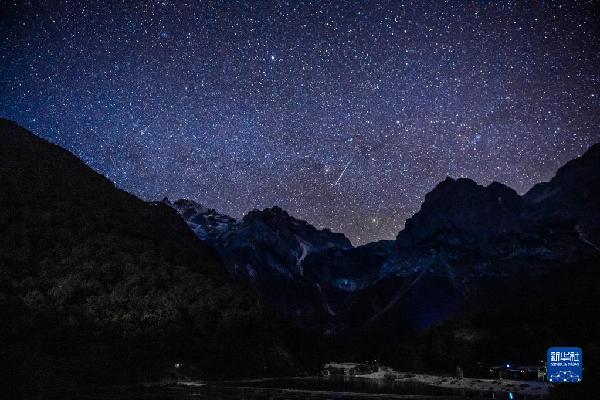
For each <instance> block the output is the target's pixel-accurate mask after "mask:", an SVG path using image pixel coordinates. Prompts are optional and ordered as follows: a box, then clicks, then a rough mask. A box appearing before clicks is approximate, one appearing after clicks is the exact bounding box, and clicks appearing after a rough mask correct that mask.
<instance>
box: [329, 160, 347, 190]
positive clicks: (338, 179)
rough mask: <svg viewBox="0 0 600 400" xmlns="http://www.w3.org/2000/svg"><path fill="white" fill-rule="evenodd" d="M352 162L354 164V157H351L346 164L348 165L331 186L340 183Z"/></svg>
mask: <svg viewBox="0 0 600 400" xmlns="http://www.w3.org/2000/svg"><path fill="white" fill-rule="evenodd" d="M350 164H352V159H350V161H348V164H346V167H345V168H344V170H343V171H342V173H341V174H340V176H338V178H337V180H336V181H335V183H334V184H333V185H331V186H336V185H337V184H338V182H339V181H340V179H342V176H344V173H345V172H346V170H347V169H348V167H349V166H350Z"/></svg>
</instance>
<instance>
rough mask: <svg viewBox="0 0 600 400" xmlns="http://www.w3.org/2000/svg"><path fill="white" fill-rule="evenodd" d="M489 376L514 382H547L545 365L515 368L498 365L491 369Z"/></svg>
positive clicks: (507, 365)
mask: <svg viewBox="0 0 600 400" xmlns="http://www.w3.org/2000/svg"><path fill="white" fill-rule="evenodd" d="M489 376H490V377H491V378H503V379H514V380H527V381H535V380H545V379H546V366H545V365H544V363H540V364H539V365H521V366H517V367H514V366H512V365H510V364H506V365H498V366H494V367H490V368H489Z"/></svg>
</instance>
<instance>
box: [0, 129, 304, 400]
mask: <svg viewBox="0 0 600 400" xmlns="http://www.w3.org/2000/svg"><path fill="white" fill-rule="evenodd" d="M0 187H1V188H2V190H0V238H1V240H0V315H1V317H2V319H3V323H2V326H1V327H0V343H1V344H0V351H1V353H2V357H1V360H2V361H1V371H0V372H1V373H2V375H3V378H4V379H2V381H3V382H10V386H9V388H7V389H6V390H8V389H10V390H12V391H13V392H14V393H19V394H20V395H22V394H23V391H25V392H26V391H27V390H32V391H35V390H38V389H40V388H44V389H48V390H50V389H49V388H51V385H50V384H55V385H58V386H60V387H61V388H63V389H64V388H65V387H68V386H69V385H78V384H81V383H106V382H117V381H132V380H138V379H156V378H158V377H162V376H165V374H167V373H168V372H169V371H170V369H172V366H173V365H174V363H183V365H184V366H185V369H186V370H187V372H188V373H190V371H192V372H194V373H197V374H200V375H202V376H240V375H244V376H247V375H254V374H257V373H258V371H260V373H261V374H272V373H284V372H285V371H286V370H289V368H291V367H292V366H293V364H294V362H293V359H292V356H291V355H290V353H289V349H287V348H286V346H285V345H284V344H283V343H282V341H281V340H280V337H279V336H278V333H277V332H276V330H277V329H280V328H282V327H281V326H279V325H277V322H276V319H275V318H273V316H272V315H271V314H270V313H269V312H267V311H265V309H264V308H263V307H262V306H261V305H260V303H259V301H258V299H257V298H256V296H255V294H254V293H253V291H252V290H251V289H249V288H248V287H246V285H244V284H240V283H236V282H234V281H233V280H232V279H231V278H230V276H229V274H227V272H226V271H225V270H224V268H223V267H222V265H221V262H220V260H219V257H218V255H217V254H216V253H215V252H214V251H213V250H212V249H210V248H209V247H208V246H207V245H205V244H204V243H202V242H201V241H199V240H198V239H197V238H196V237H195V236H194V234H193V233H192V232H191V231H190V230H189V229H188V227H187V226H186V224H185V223H184V222H183V221H182V220H181V218H179V216H178V215H177V214H176V213H175V212H174V211H173V210H172V209H171V208H170V207H168V206H166V205H164V204H149V203H145V202H143V201H141V200H139V199H137V198H136V197H134V196H132V195H130V194H128V193H126V192H123V191H121V190H119V189H117V188H115V187H114V185H113V184H112V183H111V182H109V181H108V180H107V179H105V178H104V177H102V176H101V175H99V174H97V173H95V172H94V171H92V170H91V169H90V168H88V167H87V166H85V165H84V164H83V163H82V162H81V161H80V160H79V159H77V158H76V157H75V156H73V155H72V154H71V153H69V152H67V151H65V150H63V149H61V148H60V147H58V146H55V145H52V144H50V143H48V142H46V141H44V140H42V139H40V138H38V137H36V136H34V135H32V134H31V133H29V132H27V131H26V130H24V129H23V128H21V127H19V126H17V125H16V124H14V123H12V122H9V121H6V120H0ZM48 385H50V386H48ZM29 388H31V389H29Z"/></svg>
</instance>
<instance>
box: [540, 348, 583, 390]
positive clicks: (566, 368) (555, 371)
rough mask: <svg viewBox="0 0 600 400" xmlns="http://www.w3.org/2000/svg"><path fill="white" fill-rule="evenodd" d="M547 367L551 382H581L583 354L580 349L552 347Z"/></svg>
mask: <svg viewBox="0 0 600 400" xmlns="http://www.w3.org/2000/svg"><path fill="white" fill-rule="evenodd" d="M547 367H548V380H549V381H550V382H556V383H562V382H581V379H582V378H583V353H582V351H581V349H580V348H579V347H550V348H549V349H548V363H547Z"/></svg>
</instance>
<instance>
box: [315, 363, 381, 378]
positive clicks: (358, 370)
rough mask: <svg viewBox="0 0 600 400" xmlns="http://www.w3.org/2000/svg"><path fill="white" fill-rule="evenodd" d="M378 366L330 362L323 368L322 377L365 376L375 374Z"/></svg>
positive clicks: (375, 364)
mask: <svg viewBox="0 0 600 400" xmlns="http://www.w3.org/2000/svg"><path fill="white" fill-rule="evenodd" d="M378 370H379V366H378V365H377V363H376V362H371V363H362V364H361V363H337V362H331V363H327V364H325V365H324V366H323V376H354V375H366V374H372V373H373V372H377V371H378Z"/></svg>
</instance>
